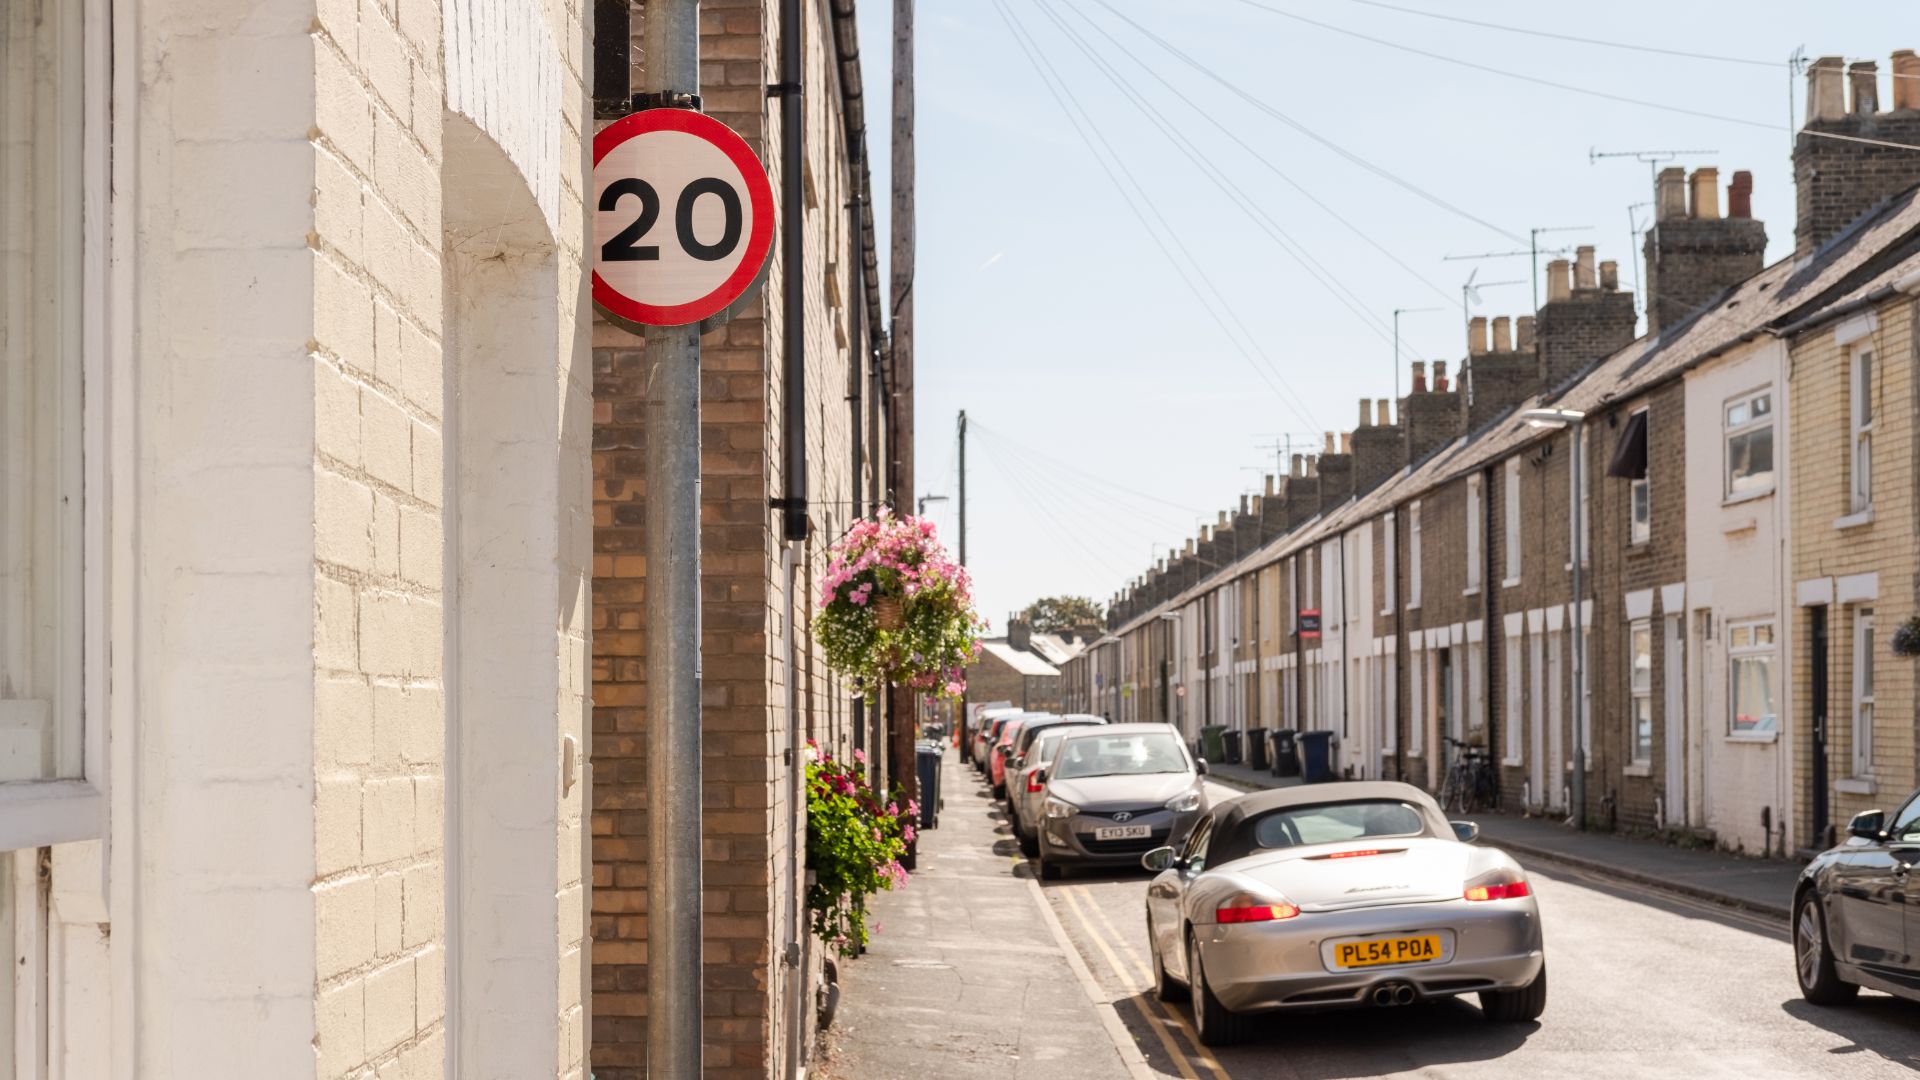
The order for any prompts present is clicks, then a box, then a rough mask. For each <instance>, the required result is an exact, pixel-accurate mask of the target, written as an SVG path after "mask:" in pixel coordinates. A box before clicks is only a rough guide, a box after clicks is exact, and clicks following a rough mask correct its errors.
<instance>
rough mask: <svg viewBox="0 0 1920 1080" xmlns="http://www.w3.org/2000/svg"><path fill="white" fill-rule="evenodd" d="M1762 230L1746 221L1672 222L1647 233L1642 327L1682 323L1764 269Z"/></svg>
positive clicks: (1763, 237)
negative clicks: (1732, 286)
mask: <svg viewBox="0 0 1920 1080" xmlns="http://www.w3.org/2000/svg"><path fill="white" fill-rule="evenodd" d="M1766 250H1767V228H1766V226H1765V225H1763V224H1761V223H1760V222H1758V221H1755V220H1753V219H1752V218H1735V217H1727V218H1717V219H1709V220H1696V219H1692V218H1673V219H1669V220H1665V221H1660V222H1658V223H1656V224H1655V225H1654V227H1653V228H1651V229H1649V230H1647V239H1646V248H1645V256H1646V260H1647V261H1646V264H1645V265H1646V268H1647V270H1646V274H1647V289H1646V291H1647V324H1648V327H1649V329H1651V330H1658V329H1660V328H1661V327H1663V326H1668V325H1671V324H1674V323H1677V322H1680V321H1681V320H1683V319H1685V318H1686V317H1687V316H1688V315H1691V314H1692V313H1693V312H1694V311H1695V310H1697V309H1698V308H1699V307H1700V305H1702V304H1704V303H1706V302H1707V301H1708V300H1711V299H1713V298H1714V297H1715V296H1716V295H1718V294H1719V293H1720V292H1721V291H1722V290H1724V289H1726V288H1727V287H1729V286H1731V285H1735V284H1738V283H1740V282H1742V281H1745V280H1746V279H1747V278H1750V277H1752V276H1753V275H1755V274H1757V273H1759V272H1760V268H1761V267H1762V266H1763V265H1765V258H1764V256H1765V255H1766Z"/></svg>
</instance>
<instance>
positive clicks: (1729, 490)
mask: <svg viewBox="0 0 1920 1080" xmlns="http://www.w3.org/2000/svg"><path fill="white" fill-rule="evenodd" d="M1762 403H1764V404H1765V407H1766V412H1765V413H1764V414H1763V413H1761V412H1760V411H1759V409H1758V408H1757V406H1759V405H1761V404H1762ZM1742 405H1745V406H1747V419H1746V420H1744V421H1742V422H1740V423H1737V424H1736V423H1734V422H1733V411H1734V410H1735V409H1737V408H1739V407H1740V406H1742ZM1774 415H1775V414H1774V408H1773V387H1771V386H1762V387H1760V388H1758V389H1755V390H1749V391H1747V392H1746V393H1744V394H1740V395H1737V396H1735V397H1731V398H1728V399H1727V400H1726V402H1725V403H1724V404H1722V405H1721V407H1720V420H1721V435H1720V450H1721V466H1720V473H1721V496H1722V498H1724V499H1727V500H1735V499H1751V498H1754V497H1757V496H1760V495H1765V494H1767V493H1768V492H1770V491H1772V490H1773V487H1774V476H1773V473H1774V466H1773V465H1772V464H1769V465H1768V466H1767V471H1766V474H1765V476H1764V478H1763V479H1760V480H1759V481H1757V482H1754V483H1749V484H1747V485H1746V486H1745V487H1741V486H1740V481H1741V480H1743V479H1746V480H1752V479H1753V475H1749V476H1747V477H1735V476H1734V475H1733V463H1734V450H1733V443H1734V440H1735V439H1738V438H1740V437H1742V436H1746V435H1752V434H1754V433H1756V432H1758V431H1760V430H1761V429H1763V428H1764V429H1767V430H1769V431H1772V430H1773V427H1774V423H1773V418H1774ZM1774 435H1775V442H1774V446H1775V447H1776V448H1777V447H1778V445H1779V444H1778V441H1777V437H1778V432H1774ZM1768 457H1769V460H1770V461H1771V459H1773V458H1774V457H1777V455H1775V454H1769V455H1768Z"/></svg>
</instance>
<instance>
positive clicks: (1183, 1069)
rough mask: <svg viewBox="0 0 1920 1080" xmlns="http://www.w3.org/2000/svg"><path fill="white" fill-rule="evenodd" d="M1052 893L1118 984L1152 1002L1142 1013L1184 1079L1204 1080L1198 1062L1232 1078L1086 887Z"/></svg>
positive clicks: (1220, 1078)
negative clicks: (1160, 992)
mask: <svg viewBox="0 0 1920 1080" xmlns="http://www.w3.org/2000/svg"><path fill="white" fill-rule="evenodd" d="M1047 891H1049V892H1054V893H1058V894H1059V895H1060V899H1061V901H1062V902H1063V903H1064V904H1065V905H1066V907H1067V909H1068V910H1069V911H1071V912H1072V913H1073V917H1074V919H1075V921H1077V922H1078V923H1079V924H1080V929H1081V930H1083V931H1085V932H1086V935H1087V938H1088V939H1089V940H1091V941H1092V942H1093V947H1094V948H1095V949H1097V950H1099V952H1100V955H1101V956H1102V957H1103V958H1104V959H1105V960H1106V962H1107V970H1108V971H1111V972H1112V973H1113V978H1114V981H1115V982H1117V983H1118V984H1119V985H1120V986H1121V987H1123V988H1124V989H1127V990H1130V991H1132V992H1133V993H1134V995H1135V997H1136V998H1138V999H1139V1000H1140V1001H1142V1002H1146V1003H1150V1004H1142V1005H1141V1006H1140V1011H1141V1013H1142V1014H1143V1016H1144V1018H1145V1020H1146V1022H1147V1027H1148V1028H1149V1029H1151V1030H1152V1032H1153V1034H1154V1036H1155V1037H1156V1038H1158V1039H1159V1040H1160V1048H1161V1049H1162V1050H1165V1051H1166V1054H1167V1058H1168V1060H1170V1061H1172V1062H1173V1066H1174V1068H1176V1069H1178V1070H1180V1075H1181V1076H1182V1077H1184V1078H1185V1080H1200V1076H1199V1073H1198V1072H1196V1071H1195V1070H1194V1063H1195V1062H1196V1061H1197V1062H1198V1063H1199V1064H1200V1065H1201V1066H1203V1067H1204V1068H1205V1069H1206V1070H1207V1072H1208V1073H1210V1074H1212V1076H1213V1080H1232V1077H1230V1076H1228V1075H1227V1070H1225V1069H1223V1068H1221V1067H1220V1062H1219V1061H1217V1060H1215V1058H1214V1056H1213V1055H1212V1054H1211V1053H1209V1052H1208V1051H1207V1049H1206V1048H1205V1047H1203V1046H1201V1045H1200V1036H1199V1035H1198V1033H1196V1032H1195V1031H1194V1030H1193V1025H1192V1024H1191V1023H1190V1022H1188V1020H1187V1018H1186V1017H1185V1016H1182V1015H1181V1014H1180V1012H1179V1010H1177V1009H1174V1008H1173V1007H1171V1006H1169V1005H1168V1004H1167V1003H1166V1002H1164V1001H1161V1000H1159V999H1158V998H1155V997H1154V996H1153V971H1152V969H1151V968H1150V967H1148V966H1147V964H1146V963H1145V962H1144V961H1143V960H1141V958H1140V954H1139V952H1138V951H1136V950H1135V949H1134V947H1133V946H1132V945H1131V944H1128V942H1127V937H1126V935H1125V934H1122V933H1121V932H1120V931H1119V929H1118V928H1117V927H1115V926H1114V925H1113V922H1112V921H1111V920H1109V919H1108V918H1107V914H1106V912H1104V911H1102V910H1100V905H1099V903H1097V902H1096V901H1095V900H1094V898H1093V894H1092V893H1090V892H1088V891H1087V888H1086V886H1084V885H1063V886H1058V887H1056V888H1053V889H1049V890H1047ZM1089 912H1091V915H1089ZM1116 948H1117V949H1118V952H1116V951H1115V950H1116ZM1123 956H1124V959H1123ZM1176 1032H1177V1033H1179V1034H1180V1035H1182V1036H1184V1037H1185V1044H1186V1046H1187V1047H1190V1048H1191V1049H1192V1053H1191V1054H1188V1053H1187V1052H1186V1051H1185V1050H1183V1049H1182V1046H1181V1040H1180V1039H1177V1038H1175V1037H1174V1033H1176Z"/></svg>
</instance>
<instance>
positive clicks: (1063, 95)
mask: <svg viewBox="0 0 1920 1080" xmlns="http://www.w3.org/2000/svg"><path fill="white" fill-rule="evenodd" d="M994 6H995V8H996V10H998V11H999V13H1000V18H1001V19H1002V21H1004V22H1005V23H1006V24H1007V30H1008V31H1009V32H1010V33H1011V34H1012V35H1013V38H1014V43H1015V44H1016V45H1018V46H1019V47H1020V51H1021V52H1022V53H1024V54H1026V57H1027V62H1028V63H1029V64H1031V65H1032V66H1033V69H1034V72H1035V73H1036V74H1038V75H1039V76H1040V81H1041V82H1042V83H1043V84H1044V85H1045V86H1046V88H1047V93H1048V94H1049V95H1051V96H1052V97H1053V100H1054V102H1055V104H1057V105H1059V106H1060V111H1061V112H1063V113H1065V114H1066V115H1067V120H1068V122H1069V123H1071V124H1072V125H1073V129H1074V131H1075V133H1077V134H1078V135H1079V136H1080V140H1081V142H1083V143H1084V144H1085V145H1086V147H1087V151H1088V153H1090V154H1092V155H1093V158H1094V161H1095V162H1096V163H1097V164H1098V165H1099V166H1100V169H1101V171H1102V172H1104V173H1106V175H1107V179H1108V180H1110V181H1112V183H1113V186H1114V188H1115V189H1116V190H1118V191H1119V192H1120V196H1121V198H1122V199H1123V200H1124V201H1125V202H1126V204H1127V208H1128V209H1129V210H1131V211H1133V215H1134V217H1135V218H1136V219H1137V220H1138V221H1139V222H1140V227H1141V228H1142V229H1143V230H1145V231H1146V233H1147V235H1148V236H1149V237H1151V238H1152V239H1153V242H1154V245H1155V246H1156V247H1158V248H1159V249H1160V253H1161V254H1162V255H1164V256H1166V259H1167V262H1168V263H1169V264H1170V265H1172V266H1173V268H1174V270H1175V272H1176V273H1178V274H1179V275H1180V279H1181V281H1183V282H1185V283H1186V286H1187V288H1188V289H1189V290H1191V291H1192V292H1193V294H1194V297H1195V298H1196V299H1198V300H1199V301H1200V306H1201V307H1202V308H1204V309H1205V310H1206V312H1207V314H1208V316H1210V317H1211V318H1212V319H1213V321H1214V323H1215V325H1217V326H1219V327H1220V331H1221V333H1223V334H1226V335H1227V339H1228V340H1229V341H1230V342H1231V343H1232V344H1233V346H1234V348H1235V350H1236V351H1238V352H1239V353H1240V356H1241V358H1242V359H1243V360H1245V361H1246V362H1247V365H1248V366H1249V367H1251V368H1253V370H1254V374H1256V375H1258V376H1260V379H1261V381H1262V382H1265V383H1266V384H1267V388H1268V389H1270V390H1272V391H1273V393H1274V396H1276V397H1278V398H1279V399H1280V400H1281V402H1282V403H1283V404H1285V405H1286V406H1287V408H1288V409H1289V410H1291V411H1292V412H1293V414H1294V415H1295V416H1296V417H1297V418H1298V419H1299V420H1300V421H1301V422H1302V423H1304V424H1306V425H1307V426H1308V427H1313V426H1315V425H1314V423H1313V421H1312V420H1310V419H1308V417H1307V415H1306V413H1305V412H1304V411H1303V409H1302V408H1301V404H1300V401H1299V399H1298V396H1297V395H1295V394H1294V393H1293V392H1292V390H1291V388H1287V387H1286V386H1285V380H1284V379H1279V380H1278V381H1276V378H1277V377H1278V372H1277V369H1274V368H1273V361H1272V360H1271V359H1268V358H1267V356H1266V352H1265V351H1264V350H1262V349H1261V348H1260V346H1259V340H1258V339H1257V338H1254V337H1253V335H1252V334H1250V333H1247V331H1246V328H1245V326H1244V325H1242V326H1241V333H1242V334H1246V336H1247V338H1248V341H1247V342H1244V343H1243V342H1242V341H1241V338H1240V337H1239V336H1238V335H1236V334H1235V333H1234V332H1233V330H1232V329H1231V328H1229V327H1228V326H1227V322H1226V319H1225V318H1224V317H1223V316H1222V315H1221V314H1220V312H1219V311H1218V310H1216V309H1215V301H1216V300H1217V301H1219V304H1220V306H1222V307H1225V308H1226V309H1227V312H1228V314H1229V315H1233V316H1234V319H1235V322H1236V323H1238V321H1239V319H1238V315H1237V314H1235V313H1234V311H1233V307H1232V305H1230V304H1228V303H1227V302H1226V301H1225V300H1224V299H1223V298H1221V297H1220V290H1219V289H1218V288H1216V287H1215V286H1214V284H1213V279H1212V278H1210V277H1208V276H1207V272H1206V269H1205V268H1204V267H1203V266H1202V265H1201V264H1200V262H1199V260H1197V259H1195V258H1194V257H1193V253H1192V252H1191V251H1189V250H1188V249H1187V246H1186V244H1185V242H1184V241H1182V240H1181V239H1180V234H1179V233H1177V232H1175V231H1174V230H1173V227H1172V226H1171V225H1169V224H1168V223H1167V220H1166V216H1165V215H1164V214H1162V213H1161V212H1160V209H1159V207H1158V206H1157V205H1156V204H1155V203H1154V201H1153V199H1152V197H1151V196H1149V195H1148V194H1147V192H1146V189H1145V188H1144V187H1142V186H1141V184H1140V181H1139V180H1138V178H1136V177H1135V176H1134V175H1133V171H1132V170H1131V169H1129V168H1128V167H1127V163H1126V161H1125V160H1124V159H1122V158H1121V157H1120V155H1119V153H1118V151H1116V150H1114V148H1113V144H1112V143H1111V142H1109V141H1108V140H1107V137H1106V135H1105V134H1103V133H1102V132H1101V131H1100V128H1099V125H1098V124H1096V123H1094V120H1093V116H1092V114H1091V113H1088V112H1087V111H1086V109H1085V107H1084V106H1082V105H1081V104H1080V99H1079V97H1078V96H1076V95H1075V94H1074V92H1073V89H1072V88H1071V87H1070V86H1068V85H1066V83H1065V81H1064V80H1063V79H1061V78H1060V75H1059V72H1058V71H1056V70H1055V69H1054V67H1053V65H1052V63H1051V62H1050V61H1048V60H1047V59H1046V57H1045V56H1044V55H1042V54H1041V52H1040V50H1039V48H1038V46H1037V45H1036V44H1035V43H1034V42H1033V41H1032V40H1031V39H1030V38H1029V36H1028V35H1027V32H1026V28H1025V26H1024V24H1022V23H1020V21H1019V19H1018V17H1017V16H1015V15H1014V13H1013V10H1012V9H1011V8H1010V7H1008V5H1007V4H1006V2H1005V0H994ZM1069 102H1071V103H1072V104H1071V106H1070V105H1069V104H1068V103H1069ZM1076 110H1078V112H1076ZM1082 118H1084V119H1085V123H1084V125H1083V124H1082V122H1081V121H1082ZM1089 131H1091V134H1089ZM1096 138H1097V139H1098V140H1099V143H1100V146H1095V145H1094V140H1095V139H1096ZM1101 146H1103V147H1105V148H1106V153H1107V155H1110V156H1111V157H1112V158H1113V162H1112V164H1108V161H1107V157H1105V156H1102V154H1101V152H1100V147H1101ZM1116 167H1117V168H1118V169H1119V173H1116V172H1115V171H1114V170H1115V168H1116ZM1122 174H1124V175H1125V176H1126V178H1127V181H1128V183H1131V184H1132V185H1133V187H1134V189H1135V190H1137V191H1138V192H1139V196H1140V199H1139V202H1136V201H1135V199H1134V196H1133V194H1132V193H1130V192H1129V191H1128V190H1127V187H1126V185H1125V184H1122V183H1121V181H1120V175H1122ZM1140 203H1145V204H1146V207H1147V210H1151V211H1152V212H1153V216H1154V217H1155V218H1156V219H1158V221H1159V222H1160V225H1161V228H1163V229H1165V230H1166V233H1167V236H1166V239H1162V238H1161V236H1160V232H1159V231H1158V230H1156V229H1155V228H1154V227H1153V223H1152V222H1150V221H1148V220H1147V215H1146V211H1144V210H1142V209H1141V207H1140ZM1168 240H1171V241H1172V242H1173V245H1174V247H1177V248H1178V249H1179V250H1180V253H1181V254H1182V255H1183V256H1185V257H1186V259H1187V261H1188V262H1189V263H1191V264H1192V268H1193V273H1192V274H1189V273H1188V272H1187V268H1186V266H1185V265H1183V264H1181V263H1180V262H1179V261H1178V260H1177V259H1175V258H1174V255H1173V251H1172V250H1171V249H1169V248H1168V246H1167V241H1168ZM1196 275H1197V276H1198V277H1199V279H1200V280H1201V281H1202V282H1205V283H1206V289H1204V290H1202V289H1201V287H1200V286H1199V285H1198V284H1195V282H1194V277H1195V276H1196ZM1249 344H1251V346H1252V348H1251V350H1249V348H1248V345H1249ZM1255 353H1258V354H1259V358H1260V359H1259V360H1256V359H1255V358H1254V354H1255ZM1263 361H1264V365H1265V366H1263V365H1262V362H1263ZM1270 369H1271V370H1270Z"/></svg>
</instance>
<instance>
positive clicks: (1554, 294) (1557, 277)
mask: <svg viewBox="0 0 1920 1080" xmlns="http://www.w3.org/2000/svg"><path fill="white" fill-rule="evenodd" d="M1567 271H1568V266H1567V260H1565V259H1555V260H1553V261H1552V262H1549V263H1548V264H1547V303H1549V304H1551V303H1553V302H1554V301H1555V300H1565V299H1566V298H1567V296H1568V295H1569V294H1568V290H1567Z"/></svg>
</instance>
